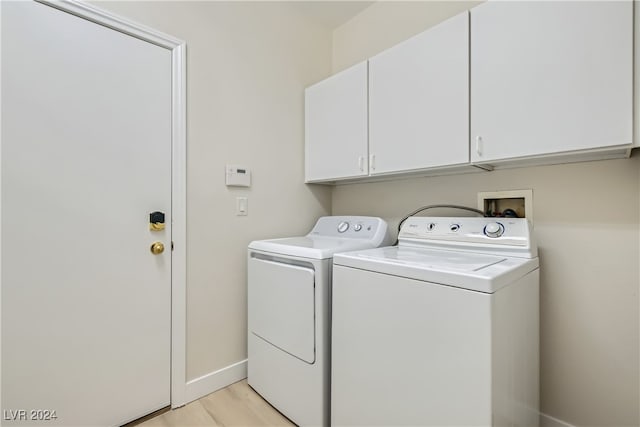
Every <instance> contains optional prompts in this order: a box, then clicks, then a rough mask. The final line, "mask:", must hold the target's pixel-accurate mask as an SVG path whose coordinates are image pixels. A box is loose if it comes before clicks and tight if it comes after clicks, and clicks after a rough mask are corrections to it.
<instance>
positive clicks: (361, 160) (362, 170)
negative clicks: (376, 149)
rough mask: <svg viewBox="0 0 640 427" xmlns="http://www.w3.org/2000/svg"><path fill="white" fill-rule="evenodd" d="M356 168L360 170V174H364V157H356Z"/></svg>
mask: <svg viewBox="0 0 640 427" xmlns="http://www.w3.org/2000/svg"><path fill="white" fill-rule="evenodd" d="M358 167H359V168H360V172H364V156H360V157H358Z"/></svg>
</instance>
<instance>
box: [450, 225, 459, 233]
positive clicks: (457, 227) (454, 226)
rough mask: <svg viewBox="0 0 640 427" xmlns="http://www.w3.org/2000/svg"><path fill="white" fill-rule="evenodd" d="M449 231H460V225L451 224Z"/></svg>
mask: <svg viewBox="0 0 640 427" xmlns="http://www.w3.org/2000/svg"><path fill="white" fill-rule="evenodd" d="M449 229H450V230H451V231H453V232H454V233H455V232H456V231H458V230H460V224H451V226H450V227H449Z"/></svg>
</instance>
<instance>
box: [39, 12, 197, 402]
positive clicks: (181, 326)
mask: <svg viewBox="0 0 640 427" xmlns="http://www.w3.org/2000/svg"><path fill="white" fill-rule="evenodd" d="M35 1H37V2H38V3H42V4H44V5H46V6H50V7H53V8H55V9H59V10H61V11H63V12H67V13H70V14H72V15H75V16H78V17H80V18H83V19H86V20H88V21H92V22H94V23H96V24H99V25H103V26H105V27H108V28H111V29H113V30H115V31H119V32H121V33H124V34H127V35H129V36H132V37H135V38H137V39H140V40H143V41H146V42H149V43H152V44H154V45H156V46H160V47H162V48H165V49H168V50H170V51H171V64H172V65H171V88H172V89H171V92H172V93H171V129H172V130H171V230H172V231H171V241H172V252H171V390H170V392H171V407H172V408H177V407H179V406H183V405H184V404H185V403H186V401H185V391H186V350H187V349H186V315H187V313H186V275H187V273H186V270H187V261H186V249H187V248H186V241H187V239H186V233H187V226H186V220H187V218H186V212H187V209H186V206H187V203H186V201H187V200H186V198H187V191H186V189H187V187H186V177H187V171H186V163H187V161H186V145H187V131H186V78H187V73H186V43H185V42H184V41H182V40H179V39H177V38H174V37H172V36H169V35H167V34H164V33H162V32H160V31H157V30H154V29H153V28H149V27H146V26H144V25H140V24H138V23H135V22H132V21H129V20H127V19H125V18H122V17H120V16H117V15H114V14H112V13H110V12H107V11H105V10H102V9H100V8H97V7H95V6H92V5H89V4H87V3H84V2H82V1H78V0H55V1H51V0H35Z"/></svg>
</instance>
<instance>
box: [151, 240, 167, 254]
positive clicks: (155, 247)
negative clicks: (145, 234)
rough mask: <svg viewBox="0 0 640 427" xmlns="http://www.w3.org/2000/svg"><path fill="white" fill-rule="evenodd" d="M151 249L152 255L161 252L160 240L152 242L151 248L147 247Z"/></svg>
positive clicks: (162, 249) (162, 246)
mask: <svg viewBox="0 0 640 427" xmlns="http://www.w3.org/2000/svg"><path fill="white" fill-rule="evenodd" d="M149 249H150V250H151V253H152V254H154V255H160V254H161V253H162V252H164V244H163V243H162V242H153V243H152V244H151V248H149Z"/></svg>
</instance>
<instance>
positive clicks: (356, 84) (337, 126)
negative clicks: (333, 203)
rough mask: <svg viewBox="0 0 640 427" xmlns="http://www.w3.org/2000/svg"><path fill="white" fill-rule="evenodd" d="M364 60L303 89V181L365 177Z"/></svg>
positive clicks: (365, 102) (366, 153)
mask: <svg viewBox="0 0 640 427" xmlns="http://www.w3.org/2000/svg"><path fill="white" fill-rule="evenodd" d="M367 131H368V130H367V63H366V61H365V62H362V63H360V64H357V65H355V66H353V67H351V68H348V69H346V70H344V71H342V72H340V73H337V74H335V75H333V76H331V77H329V78H328V79H326V80H323V81H321V82H320V83H317V84H315V85H313V86H310V87H308V88H307V89H306V91H305V180H306V182H313V181H329V180H334V179H341V178H352V177H358V176H366V175H367V174H368V164H367V156H368V152H367V137H368V134H367Z"/></svg>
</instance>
